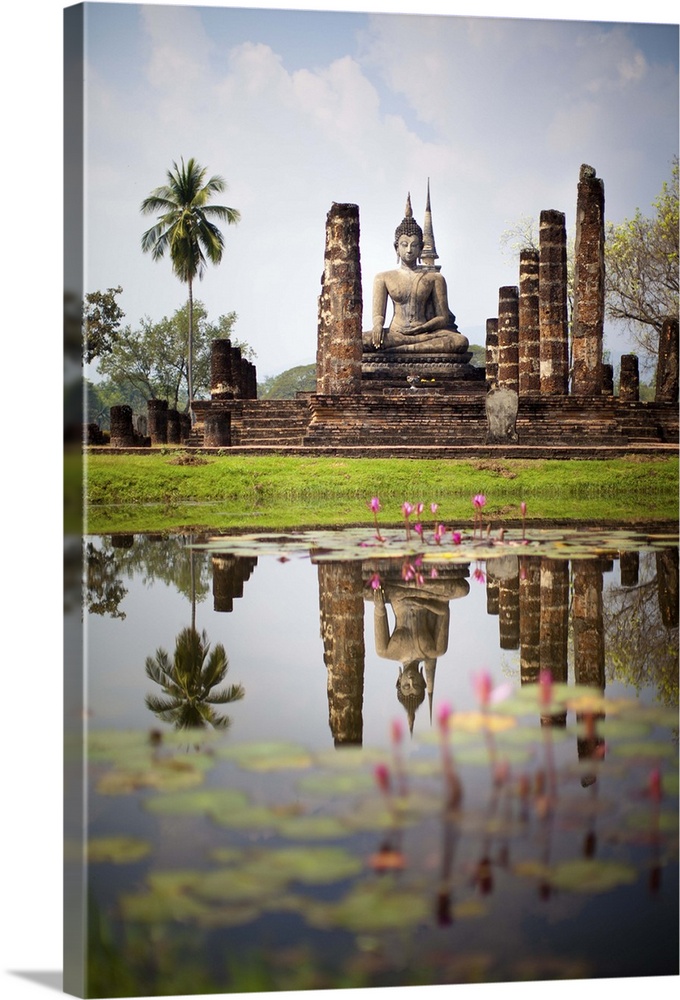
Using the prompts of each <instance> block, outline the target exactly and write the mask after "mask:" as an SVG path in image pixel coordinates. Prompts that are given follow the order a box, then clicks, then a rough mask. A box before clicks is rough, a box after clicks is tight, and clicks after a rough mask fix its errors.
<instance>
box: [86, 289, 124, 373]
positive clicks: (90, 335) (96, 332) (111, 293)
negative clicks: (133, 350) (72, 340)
mask: <svg viewBox="0 0 680 1000" xmlns="http://www.w3.org/2000/svg"><path fill="white" fill-rule="evenodd" d="M122 291H123V289H122V288H121V286H120V285H119V286H118V287H117V288H107V289H106V291H105V292H88V294H87V295H86V296H85V300H84V302H83V330H84V332H85V345H84V350H83V357H84V360H85V361H87V362H88V363H89V362H90V361H94V359H95V358H99V357H102V355H104V354H110V353H111V351H112V350H113V345H114V344H115V342H116V338H117V336H118V332H119V330H120V324H121V320H122V319H123V317H124V316H125V313H124V312H123V310H122V309H121V308H120V306H119V305H118V302H117V301H116V296H117V295H120V294H121V293H122Z"/></svg>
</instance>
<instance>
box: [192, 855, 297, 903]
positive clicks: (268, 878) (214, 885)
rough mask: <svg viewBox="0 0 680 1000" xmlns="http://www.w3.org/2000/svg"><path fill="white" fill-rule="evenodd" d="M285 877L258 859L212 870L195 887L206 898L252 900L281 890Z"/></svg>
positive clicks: (224, 900) (200, 896)
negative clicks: (236, 865)
mask: <svg viewBox="0 0 680 1000" xmlns="http://www.w3.org/2000/svg"><path fill="white" fill-rule="evenodd" d="M286 881H287V877H286V876H285V875H284V874H281V873H278V872H275V871H272V870H270V869H269V867H268V865H267V864H266V863H264V864H263V863H259V864H250V865H249V866H247V867H246V866H244V867H239V868H224V869H217V870H216V871H211V872H209V873H207V874H204V875H203V878H202V879H200V880H199V881H197V883H196V884H195V885H194V887H193V891H194V893H195V894H196V895H197V896H198V897H199V898H200V899H203V900H211V901H212V900H214V901H217V902H229V903H232V902H236V903H240V902H253V901H255V900H260V899H264V898H266V897H270V896H272V895H274V894H275V893H278V892H281V891H282V889H283V888H284V886H285V884H286Z"/></svg>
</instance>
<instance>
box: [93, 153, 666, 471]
mask: <svg viewBox="0 0 680 1000" xmlns="http://www.w3.org/2000/svg"><path fill="white" fill-rule="evenodd" d="M604 238H605V226H604V183H603V181H602V180H601V178H598V177H597V175H596V172H595V170H594V169H593V168H592V167H590V166H588V165H586V164H584V165H583V166H582V167H581V170H580V175H579V179H578V186H577V193H576V243H575V260H574V280H573V287H572V295H573V303H572V306H573V308H572V315H571V322H570V317H569V300H568V282H567V238H566V224H565V214H564V212H562V211H559V210H556V209H549V210H544V211H542V212H541V213H540V220H539V246H538V248H528V249H525V250H522V251H521V253H520V254H519V261H518V283H517V285H516V286H503V287H501V288H499V289H498V291H497V295H495V296H494V298H496V310H495V311H496V315H494V316H491V317H489V318H488V319H487V320H486V343H485V367H482V366H481V365H480V366H478V365H475V364H473V363H472V352H471V351H470V350H469V344H468V340H467V337H465V335H464V331H460V330H459V329H458V326H457V324H456V318H455V316H454V315H453V313H452V312H451V310H450V308H449V303H448V291H447V286H446V281H445V278H444V276H443V273H442V268H441V265H440V264H439V263H437V261H438V260H439V255H438V253H437V249H436V246H435V239H434V231H433V224H432V210H431V204H430V191H429V182H428V187H427V199H426V207H425V213H424V216H423V226H422V228H421V227H420V225H419V224H418V222H417V220H416V219H415V217H414V215H413V210H412V207H411V198H410V194H409V195H408V197H407V201H406V209H405V212H404V217H403V219H402V222H401V223H400V224H399V225H398V226H397V229H396V231H395V237H394V247H395V250H396V252H397V256H398V261H399V263H398V265H397V267H396V268H394V269H392V270H390V271H385V272H382V273H381V274H379V275H377V276H376V277H375V279H374V282H373V300H372V327H371V329H369V330H363V331H362V310H363V303H364V286H363V283H362V274H361V256H360V219H359V209H358V206H356V205H352V204H335V203H334V204H332V205H331V208H330V210H329V212H328V215H327V218H326V240H325V252H324V267H323V275H322V281H321V293H320V295H319V299H318V329H317V354H316V391H315V392H307V393H303V392H299V393H298V394H297V397H296V398H295V399H289V400H259V399H257V381H256V371H255V366H254V365H253V364H252V363H251V362H250V361H248V360H247V359H245V358H244V357H242V356H241V352H240V350H239V349H238V348H236V347H232V345H231V343H230V341H229V340H216V341H213V345H212V356H211V388H210V399H209V400H198V401H195V402H194V403H193V407H192V409H193V414H194V423H193V427H192V426H191V424H190V422H189V421H188V418H187V417H186V415H183V414H178V413H177V412H176V411H172V410H169V409H168V407H167V403H166V402H165V401H161V400H151V401H150V402H149V406H148V413H147V419H146V424H147V426H146V434H145V435H143V434H141V433H140V430H139V428H135V427H134V426H133V422H132V414H131V413H128V412H127V410H128V409H129V408H125V407H113V408H112V415H111V441H110V444H111V447H115V448H129V447H139V446H144V445H145V446H147V447H148V446H155V445H160V444H171V443H181V444H183V445H184V446H185V447H191V448H204V449H222V448H229V449H230V450H231V451H241V452H244V453H246V452H247V453H257V452H262V453H265V452H278V453H288V454H306V453H321V454H344V455H359V456H361V455H366V454H368V453H370V454H372V455H376V456H380V457H390V456H399V455H401V456H404V457H416V456H421V457H447V456H448V457H457V455H459V454H463V453H464V454H469V453H470V449H471V448H473V449H474V448H479V449H480V450H481V449H492V450H494V453H495V454H506V455H507V456H508V457H511V456H515V457H531V456H536V457H550V456H551V455H553V456H557V455H559V454H561V453H563V451H564V449H568V451H569V454H570V455H573V456H578V455H579V454H583V455H584V456H585V455H592V454H593V453H594V450H596V452H597V453H599V454H602V455H605V454H606V455H608V456H610V455H614V454H616V453H625V452H626V451H630V450H631V449H632V450H635V451H645V450H651V449H655V450H657V451H658V450H662V451H663V450H664V448H665V449H667V450H674V446H677V442H678V320H677V318H676V317H669V318H668V319H667V321H666V322H665V323H664V326H663V330H662V332H661V334H660V340H659V358H658V368H657V376H656V398H655V399H654V400H653V401H650V402H642V401H641V400H640V395H639V383H640V378H639V371H638V361H637V357H636V356H635V355H632V354H628V355H624V356H623V357H622V359H621V376H620V387H619V391H618V395H614V388H613V369H612V366H611V365H610V364H607V363H605V362H604V359H603V328H604V277H605V260H604ZM490 298H491V292H490ZM390 306H391V307H392V309H393V311H394V312H393V315H392V317H391V318H390V317H389V315H388V309H389V307H390ZM499 408H500V409H499ZM114 410H116V413H115V414H114V412H113V411H114ZM499 428H500V429H499ZM91 442H92V443H94V436H93V437H92V438H91ZM459 449H460V451H458V450H459Z"/></svg>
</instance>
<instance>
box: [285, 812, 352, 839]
mask: <svg viewBox="0 0 680 1000" xmlns="http://www.w3.org/2000/svg"><path fill="white" fill-rule="evenodd" d="M276 829H277V830H278V832H279V833H280V834H281V835H282V836H283V837H288V838H289V839H291V840H332V839H335V838H337V837H344V836H346V834H347V829H346V827H345V826H344V825H343V823H342V820H340V819H338V818H336V817H334V816H291V817H290V818H286V819H283V820H280V821H279V822H278V823H277V825H276Z"/></svg>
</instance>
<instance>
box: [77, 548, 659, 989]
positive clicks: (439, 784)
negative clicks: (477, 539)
mask: <svg viewBox="0 0 680 1000" xmlns="http://www.w3.org/2000/svg"><path fill="white" fill-rule="evenodd" d="M586 536H587V533H586ZM367 537H368V538H370V537H371V533H370V531H369V532H368V535H367ZM271 541H272V540H271V539H270V543H271ZM517 541H518V540H517ZM232 542H233V544H232ZM355 543H356V539H354V542H353V544H354V546H355V547H354V548H351V546H350V548H351V552H349V550H347V551H342V547H341V551H340V553H339V556H338V557H337V558H336V557H335V556H337V555H338V554H337V553H336V554H334V553H333V552H329V551H327V550H325V549H324V547H323V545H318V546H317V548H316V549H312V550H311V551H310V549H305V546H304V545H302V546H300V545H294V546H289V547H287V546H286V541H285V540H283V541H281V540H276V539H274V544H269V545H268V546H261V547H260V548H258V545H257V544H256V543H245V544H244V542H243V540H241V541H239V540H225V539H220V540H219V541H218V543H217V544H216V545H215V544H213V545H212V546H211V544H210V542H209V536H207V535H203V536H198V535H176V536H169V537H168V536H151V535H134V536H90V537H87V538H85V539H84V540H83V545H84V557H85V559H84V562H85V581H84V589H85V602H84V605H85V607H84V635H85V660H86V671H85V673H86V715H87V727H88V730H89V743H88V746H89V758H88V768H87V772H88V774H87V777H88V785H89V800H88V815H87V829H88V838H89V843H90V852H89V864H88V867H87V895H88V900H89V908H90V910H89V912H90V929H89V940H88V954H89V968H88V976H89V988H90V994H91V995H100V996H116V995H131V996H134V995H139V994H148V995H155V994H158V995H168V994H173V993H192V992H193V993H196V992H211V991H212V992H230V991H231V992H239V991H248V990H294V989H305V988H319V989H325V988H332V987H336V986H339V987H342V986H344V987H362V986H401V985H412V984H435V983H457V982H507V981H517V980H529V979H543V980H551V979H565V978H566V979H570V978H574V979H579V978H594V977H620V976H653V975H675V974H677V972H678V899H677V839H678V831H677V793H678V784H677V774H678V772H677V706H678V656H677V650H678V549H677V543H676V542H675V541H673V540H668V539H645V538H643V537H640V538H633V537H632V536H627V535H625V534H621V536H620V537H617V536H614V537H612V538H611V539H610V540H609V541H606V540H605V542H604V543H603V540H602V538H599V537H598V539H596V540H594V541H593V544H592V545H591V546H590V548H589V546H588V544H587V537H586V538H585V543H586V544H584V538H583V537H582V538H581V539H580V540H579V544H578V545H577V546H575V547H572V548H571V549H570V548H569V545H565V544H564V543H563V541H562V540H561V539H559V538H555V537H552V538H551V540H550V542H549V544H546V546H545V547H544V548H543V549H540V548H536V547H532V546H527V547H525V548H522V547H521V546H520V545H519V541H518V544H517V545H516V546H515V547H514V548H513V547H512V546H506V547H504V546H499V547H498V551H499V552H500V555H499V556H498V557H496V555H495V553H491V552H489V551H488V550H487V549H480V550H479V551H478V552H473V551H472V550H470V555H471V556H472V555H474V558H466V553H465V551H464V549H463V550H461V551H460V552H459V553H457V554H456V558H452V557H451V553H449V552H447V553H444V552H443V550H440V549H436V550H431V551H430V552H429V553H428V558H427V559H426V561H424V562H423V563H422V564H421V562H420V561H419V560H418V559H416V558H414V557H413V555H411V556H408V557H404V556H402V557H399V558H394V559H388V558H385V557H384V556H383V554H382V553H381V552H379V551H375V550H374V549H370V550H367V551H366V553H365V555H364V556H363V557H361V556H357V551H356V545H355Z"/></svg>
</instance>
